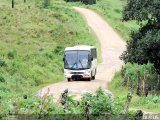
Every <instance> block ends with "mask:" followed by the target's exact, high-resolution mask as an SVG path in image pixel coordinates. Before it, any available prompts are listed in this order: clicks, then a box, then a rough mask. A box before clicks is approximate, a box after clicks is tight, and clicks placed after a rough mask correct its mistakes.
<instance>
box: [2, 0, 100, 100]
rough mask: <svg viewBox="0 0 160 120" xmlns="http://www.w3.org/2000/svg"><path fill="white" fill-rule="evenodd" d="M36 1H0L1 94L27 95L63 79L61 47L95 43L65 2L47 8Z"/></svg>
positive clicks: (82, 21)
mask: <svg viewBox="0 0 160 120" xmlns="http://www.w3.org/2000/svg"><path fill="white" fill-rule="evenodd" d="M37 6H40V5H39V2H35V3H33V1H31V2H29V1H27V3H26V4H24V3H23V2H20V1H16V5H15V8H13V9H12V8H11V6H10V2H9V0H5V1H1V2H0V14H1V15H0V25H1V27H0V65H1V67H0V92H1V96H2V97H5V96H7V95H14V94H29V93H31V91H32V90H33V91H36V90H37V88H39V87H40V86H43V85H47V84H50V83H55V82H58V81H61V80H64V77H63V61H62V57H63V50H64V48H65V47H67V46H72V45H77V44H86V45H97V46H98V44H97V43H96V38H95V37H94V34H93V33H92V32H91V31H90V29H89V27H88V26H87V25H86V23H85V21H84V20H83V18H82V17H81V15H79V14H78V13H77V12H76V11H74V10H73V9H72V8H70V7H69V6H67V5H66V4H65V3H61V4H58V2H57V3H56V4H53V5H51V6H50V7H48V9H44V8H42V7H37Z"/></svg>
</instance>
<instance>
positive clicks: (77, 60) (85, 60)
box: [64, 50, 91, 70]
mask: <svg viewBox="0 0 160 120" xmlns="http://www.w3.org/2000/svg"><path fill="white" fill-rule="evenodd" d="M89 55H90V52H89V51H87V50H73V51H66V52H65V54H64V60H65V62H64V68H65V69H71V70H82V69H89V68H90V66H91V62H90V59H89Z"/></svg>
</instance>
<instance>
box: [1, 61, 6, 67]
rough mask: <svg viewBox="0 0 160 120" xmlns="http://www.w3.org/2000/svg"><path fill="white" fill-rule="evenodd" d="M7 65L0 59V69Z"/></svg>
mask: <svg viewBox="0 0 160 120" xmlns="http://www.w3.org/2000/svg"><path fill="white" fill-rule="evenodd" d="M6 65H7V64H6V62H5V61H4V60H2V59H0V67H5V66H6Z"/></svg>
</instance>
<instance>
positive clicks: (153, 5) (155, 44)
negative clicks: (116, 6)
mask: <svg viewBox="0 0 160 120" xmlns="http://www.w3.org/2000/svg"><path fill="white" fill-rule="evenodd" d="M159 6H160V2H159V1H157V0H138V1H137V0H128V3H127V5H126V7H125V9H124V12H123V20H124V21H129V20H136V21H138V23H139V24H140V25H141V28H140V30H139V31H138V32H133V33H132V34H131V40H130V41H129V42H128V43H127V50H126V51H125V52H124V53H123V54H122V57H121V58H122V59H123V60H124V61H125V62H131V63H134V62H135V63H139V64H145V63H148V62H150V63H153V64H154V66H155V68H156V69H157V71H158V72H160V49H159V48H160V30H159V28H160V22H159V21H160V13H159V11H160V7H159Z"/></svg>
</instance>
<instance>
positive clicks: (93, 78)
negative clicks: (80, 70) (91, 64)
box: [92, 69, 97, 80]
mask: <svg viewBox="0 0 160 120" xmlns="http://www.w3.org/2000/svg"><path fill="white" fill-rule="evenodd" d="M96 73H97V69H95V73H94V76H92V80H95V76H96Z"/></svg>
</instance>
